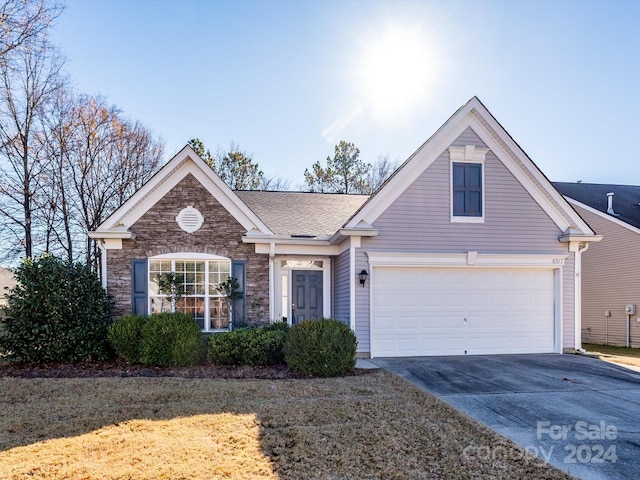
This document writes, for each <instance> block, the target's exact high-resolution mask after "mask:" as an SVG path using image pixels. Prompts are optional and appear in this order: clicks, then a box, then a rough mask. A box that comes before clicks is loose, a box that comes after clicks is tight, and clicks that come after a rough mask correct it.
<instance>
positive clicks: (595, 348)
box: [582, 343, 640, 367]
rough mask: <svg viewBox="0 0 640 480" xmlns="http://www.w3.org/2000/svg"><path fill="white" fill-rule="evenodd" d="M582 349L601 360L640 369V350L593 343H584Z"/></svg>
mask: <svg viewBox="0 0 640 480" xmlns="http://www.w3.org/2000/svg"><path fill="white" fill-rule="evenodd" d="M582 348H584V349H585V350H586V351H587V353H589V354H593V355H596V356H597V357H598V358H599V359H600V360H605V361H607V362H612V363H620V364H622V365H632V366H634V367H640V348H626V347H612V346H607V345H595V344H593V343H583V344H582Z"/></svg>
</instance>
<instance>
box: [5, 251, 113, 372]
mask: <svg viewBox="0 0 640 480" xmlns="http://www.w3.org/2000/svg"><path fill="white" fill-rule="evenodd" d="M14 276H15V278H16V280H17V285H16V286H15V287H14V288H13V290H12V291H11V293H10V294H9V295H8V297H7V308H6V318H5V319H4V321H3V328H2V330H3V335H2V337H0V343H1V344H0V353H2V352H5V353H6V354H8V355H9V357H10V358H11V359H13V360H17V361H22V362H31V363H45V362H79V361H88V360H104V359H107V358H109V357H111V356H112V355H113V352H112V351H111V349H110V346H109V342H108V341H107V328H108V326H109V323H110V321H111V318H110V313H111V302H110V300H109V297H108V295H107V293H106V292H105V291H104V289H103V288H102V285H101V284H100V280H99V279H98V277H97V276H96V275H95V274H94V273H93V272H92V271H91V270H90V269H89V268H88V267H87V266H85V265H82V264H80V263H70V262H67V261H64V260H61V259H59V258H56V257H54V256H52V255H49V254H44V255H41V256H38V257H35V258H26V259H24V260H23V262H22V263H21V264H20V266H19V267H18V268H17V269H16V271H15V273H14Z"/></svg>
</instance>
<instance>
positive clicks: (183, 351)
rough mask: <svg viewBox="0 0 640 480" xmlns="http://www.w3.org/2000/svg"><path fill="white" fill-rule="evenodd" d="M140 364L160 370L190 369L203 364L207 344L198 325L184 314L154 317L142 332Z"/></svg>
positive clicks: (152, 316) (159, 314) (164, 314)
mask: <svg viewBox="0 0 640 480" xmlns="http://www.w3.org/2000/svg"><path fill="white" fill-rule="evenodd" d="M141 335H142V338H141V342H140V361H141V362H142V363H144V364H145V365H154V366H158V367H188V366H191V365H195V364H197V363H199V362H200V361H202V359H203V358H204V352H205V349H204V347H205V343H204V339H203V336H202V333H201V332H200V327H199V326H198V324H197V323H196V321H195V320H194V319H193V318H192V317H190V316H189V315H186V314H184V313H158V314H154V315H151V317H149V320H148V321H147V322H146V323H145V324H144V326H143V327H142V331H141Z"/></svg>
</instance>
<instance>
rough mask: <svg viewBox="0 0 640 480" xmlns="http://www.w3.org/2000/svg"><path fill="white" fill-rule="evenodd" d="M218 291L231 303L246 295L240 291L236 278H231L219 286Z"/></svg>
mask: <svg viewBox="0 0 640 480" xmlns="http://www.w3.org/2000/svg"><path fill="white" fill-rule="evenodd" d="M217 290H218V292H220V293H221V294H222V295H224V296H225V298H226V299H227V300H229V301H233V300H238V299H240V298H242V297H244V294H243V293H242V292H241V291H240V284H239V283H238V279H237V278H234V277H229V278H227V279H226V280H225V281H224V282H222V283H220V284H218V287H217Z"/></svg>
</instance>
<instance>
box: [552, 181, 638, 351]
mask: <svg viewBox="0 0 640 480" xmlns="http://www.w3.org/2000/svg"><path fill="white" fill-rule="evenodd" d="M554 185H555V187H556V188H557V189H558V191H560V193H562V194H563V195H564V196H565V198H566V199H567V200H568V201H569V203H570V204H571V205H572V206H573V207H574V209H575V210H576V211H577V212H578V213H579V214H580V216H581V217H582V218H584V219H585V220H586V221H587V222H588V223H589V225H591V226H592V227H593V228H594V229H595V230H596V231H597V232H598V233H601V234H602V235H603V239H602V242H599V243H597V244H594V245H592V246H591V247H589V251H588V252H587V253H585V255H584V260H583V264H582V277H583V278H582V298H583V302H582V338H583V340H584V341H585V342H590V343H598V344H606V345H616V346H631V347H640V316H639V315H638V314H639V313H640V312H639V311H638V309H640V186H637V185H607V184H595V183H582V182H579V183H564V182H557V183H554Z"/></svg>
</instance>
